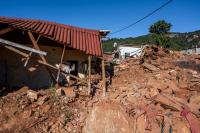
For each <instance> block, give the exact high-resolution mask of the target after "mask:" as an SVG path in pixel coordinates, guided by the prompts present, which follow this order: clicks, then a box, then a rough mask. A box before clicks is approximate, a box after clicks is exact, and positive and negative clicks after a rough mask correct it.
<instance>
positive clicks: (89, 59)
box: [88, 55, 91, 95]
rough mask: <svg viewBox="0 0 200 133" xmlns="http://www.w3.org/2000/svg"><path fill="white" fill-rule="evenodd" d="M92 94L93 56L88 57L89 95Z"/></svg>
mask: <svg viewBox="0 0 200 133" xmlns="http://www.w3.org/2000/svg"><path fill="white" fill-rule="evenodd" d="M90 94H91V55H89V56H88V95H90Z"/></svg>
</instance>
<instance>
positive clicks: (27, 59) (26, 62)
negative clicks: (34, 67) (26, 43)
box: [24, 52, 32, 67]
mask: <svg viewBox="0 0 200 133" xmlns="http://www.w3.org/2000/svg"><path fill="white" fill-rule="evenodd" d="M28 55H29V56H28V57H27V58H26V61H25V63H24V67H26V66H27V64H28V61H29V60H30V57H31V55H32V52H30V53H29V54H28Z"/></svg>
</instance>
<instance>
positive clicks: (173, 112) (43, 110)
mask: <svg viewBox="0 0 200 133" xmlns="http://www.w3.org/2000/svg"><path fill="white" fill-rule="evenodd" d="M199 65H200V58H199V55H184V54H181V53H180V52H174V51H169V50H166V49H162V48H159V47H154V46H151V47H147V48H145V49H144V53H143V55H142V56H141V57H139V58H127V59H126V60H124V61H123V62H122V63H121V64H120V65H117V66H115V68H114V70H115V72H114V73H115V75H114V77H113V78H112V85H109V86H108V92H107V94H106V97H102V90H100V89H98V90H96V94H95V95H94V96H93V97H92V96H85V95H83V91H84V89H83V90H81V91H80V90H78V91H77V90H76V89H74V88H65V87H62V88H54V87H52V88H51V89H47V90H39V91H32V90H30V89H29V88H28V87H23V88H21V89H19V90H18V91H15V92H11V93H8V94H7V95H4V96H1V98H0V107H1V108H0V125H1V126H0V132H56V133H57V132H60V133H63V132H85V133H86V132H92V133H99V132H101V133H102V132H105V133H107V132H109V133H112V132H113V133H116V132H131V133H146V132H150V133H157V132H158V133H160V132H177V133H190V132H192V133H198V132H199V131H200V129H199V125H200V118H199V117H200V66H199ZM86 93H87V92H86ZM124 123H126V124H124Z"/></svg>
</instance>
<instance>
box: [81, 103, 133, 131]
mask: <svg viewBox="0 0 200 133" xmlns="http://www.w3.org/2000/svg"><path fill="white" fill-rule="evenodd" d="M133 124H134V123H133V120H131V118H130V117H129V115H128V114H127V113H126V111H125V109H124V107H123V106H122V105H120V104H119V103H114V102H111V101H103V102H101V103H98V104H97V105H96V106H95V107H93V109H92V110H91V112H90V113H89V115H88V116H87V118H86V120H85V125H84V127H83V133H132V132H133V131H134V130H133V127H134V126H133Z"/></svg>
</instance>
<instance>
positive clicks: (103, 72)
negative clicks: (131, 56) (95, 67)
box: [101, 59, 106, 96]
mask: <svg viewBox="0 0 200 133" xmlns="http://www.w3.org/2000/svg"><path fill="white" fill-rule="evenodd" d="M101 67H102V80H103V96H106V71H105V63H104V59H102V60H101Z"/></svg>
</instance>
